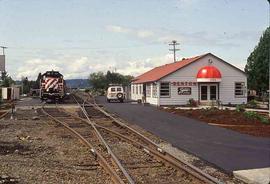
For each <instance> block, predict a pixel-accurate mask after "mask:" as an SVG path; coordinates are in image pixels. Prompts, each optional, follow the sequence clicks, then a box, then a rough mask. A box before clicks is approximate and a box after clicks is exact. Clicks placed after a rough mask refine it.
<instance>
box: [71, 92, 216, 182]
mask: <svg viewBox="0 0 270 184" xmlns="http://www.w3.org/2000/svg"><path fill="white" fill-rule="evenodd" d="M74 98H75V101H77V102H78V101H80V102H83V103H79V102H78V104H80V108H81V110H82V111H83V112H84V116H85V117H86V119H83V118H82V117H81V118H80V120H82V121H84V122H85V123H88V124H91V125H92V126H95V128H96V129H98V130H97V131H100V132H99V134H100V136H101V137H102V139H103V143H104V142H105V143H107V142H109V143H110V145H113V146H114V147H119V145H121V144H124V143H125V144H124V145H125V146H126V147H128V146H130V145H132V146H133V147H135V148H136V149H134V148H132V150H133V151H134V152H135V150H136V152H137V153H138V154H139V155H140V154H141V155H143V153H144V154H146V155H147V156H148V157H147V156H145V155H144V156H143V158H144V159H146V160H147V159H148V161H150V162H147V161H145V162H144V164H142V165H141V166H138V165H137V166H133V170H134V168H136V167H137V168H139V167H141V168H147V165H148V168H150V169H148V171H149V170H151V168H155V167H159V168H161V170H162V169H163V170H164V171H165V174H164V173H159V174H160V175H162V174H164V175H165V176H169V175H170V173H176V174H175V175H174V176H172V174H171V181H168V179H169V177H166V179H167V181H165V180H164V181H163V183H166V182H167V183H185V182H186V181H188V182H187V183H221V182H219V181H218V180H217V179H216V178H213V177H212V176H210V175H208V174H206V173H204V172H202V171H201V170H200V169H198V168H196V167H194V166H192V165H190V164H189V163H186V162H184V161H182V160H179V159H177V158H175V157H174V156H172V155H171V154H169V153H167V152H166V151H165V150H163V149H162V148H160V147H159V146H158V145H157V144H155V143H154V142H153V141H151V140H150V139H149V138H147V137H145V136H144V135H142V134H141V133H139V132H138V131H136V130H134V129H132V128H130V127H129V126H127V125H126V124H124V123H122V122H121V121H119V120H118V119H116V118H115V117H113V116H112V115H111V114H109V113H107V112H106V111H104V110H103V109H102V108H101V107H99V105H97V104H96V102H95V99H94V98H93V97H91V96H85V99H84V100H83V99H82V98H81V97H78V96H76V95H75V96H74ZM73 116H74V115H73ZM76 118H78V117H76ZM102 118H103V120H102V121H101V120H100V119H102ZM116 138H117V139H116ZM101 142H102V141H101ZM115 150H116V151H117V149H115ZM123 152H124V151H123ZM120 153H121V151H120ZM118 154H119V153H118ZM129 156H130V155H129ZM132 156H133V157H132V158H133V160H137V162H140V160H139V159H137V158H135V157H136V155H132ZM124 157H125V156H122V155H121V161H122V163H124V164H123V165H121V166H122V167H123V168H128V169H125V172H126V173H128V174H129V173H131V175H132V176H130V175H128V176H130V178H135V181H136V182H138V181H139V180H138V175H137V174H136V173H135V172H134V171H133V170H132V169H130V167H131V166H130V163H129V162H128V159H130V157H129V158H124ZM142 170H143V169H142ZM152 170H153V169H152ZM149 172H151V171H149ZM179 173H180V175H181V177H179V175H177V174H179ZM187 176H189V179H186V180H181V179H179V178H185V177H187ZM162 179H164V178H158V180H157V181H154V180H152V181H147V182H146V183H148V182H151V183H158V181H160V180H162ZM128 181H129V183H134V182H135V181H134V180H133V179H132V180H128Z"/></svg>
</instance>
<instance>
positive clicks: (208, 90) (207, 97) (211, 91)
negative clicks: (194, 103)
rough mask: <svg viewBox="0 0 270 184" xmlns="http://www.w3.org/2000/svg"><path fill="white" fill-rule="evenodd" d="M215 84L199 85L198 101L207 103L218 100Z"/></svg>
mask: <svg viewBox="0 0 270 184" xmlns="http://www.w3.org/2000/svg"><path fill="white" fill-rule="evenodd" d="M217 93H218V85H217V84H201V85H200V101H201V102H209V101H213V100H214V101H215V100H217V99H218V94H217Z"/></svg>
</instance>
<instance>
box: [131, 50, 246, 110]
mask: <svg viewBox="0 0 270 184" xmlns="http://www.w3.org/2000/svg"><path fill="white" fill-rule="evenodd" d="M246 86H247V76H246V74H245V72H244V71H242V70H240V69H239V68H237V67H235V66H233V65H231V64H230V63H228V62H226V61H224V60H222V59H221V58H219V57H217V56H215V55H213V54H211V53H207V54H204V55H200V56H196V57H192V58H187V59H182V60H181V61H178V62H174V63H170V64H165V65H162V66H159V67H156V68H154V69H152V70H150V71H147V72H146V73H143V74H141V75H140V76H138V77H136V78H135V79H134V80H133V81H132V83H131V99H132V100H142V98H143V96H145V97H146V102H147V103H149V104H152V105H157V106H164V105H186V104H187V103H188V101H189V99H193V100H195V101H197V102H198V103H199V104H202V105H209V104H213V103H217V102H219V103H222V104H243V103H247V87H246Z"/></svg>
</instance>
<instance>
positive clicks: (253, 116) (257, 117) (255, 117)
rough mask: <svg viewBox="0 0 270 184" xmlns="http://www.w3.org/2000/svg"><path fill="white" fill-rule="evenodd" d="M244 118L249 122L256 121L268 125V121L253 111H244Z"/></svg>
mask: <svg viewBox="0 0 270 184" xmlns="http://www.w3.org/2000/svg"><path fill="white" fill-rule="evenodd" d="M244 116H245V117H246V118H248V119H251V120H258V121H260V122H261V123H263V124H269V123H270V122H269V119H268V118H267V117H265V116H263V115H261V114H258V113H257V112H253V111H246V112H244Z"/></svg>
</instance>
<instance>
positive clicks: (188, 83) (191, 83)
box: [172, 81, 197, 86]
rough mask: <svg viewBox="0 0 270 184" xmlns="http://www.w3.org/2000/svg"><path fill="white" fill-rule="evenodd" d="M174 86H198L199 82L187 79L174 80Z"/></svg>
mask: <svg viewBox="0 0 270 184" xmlns="http://www.w3.org/2000/svg"><path fill="white" fill-rule="evenodd" d="M172 85H173V86H197V82H187V81H182V82H172Z"/></svg>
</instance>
